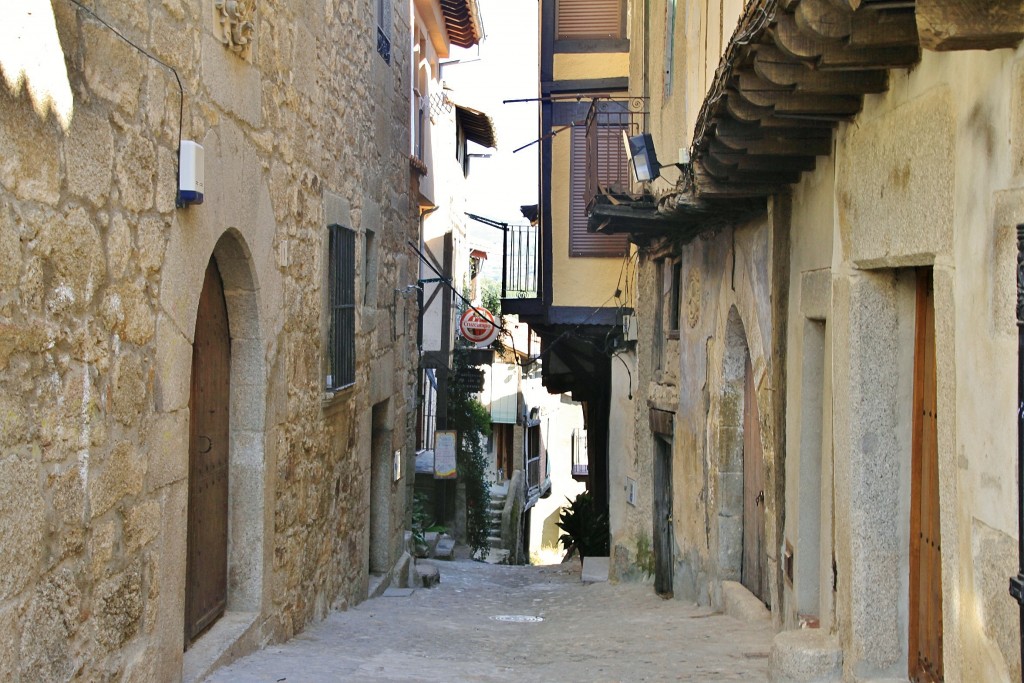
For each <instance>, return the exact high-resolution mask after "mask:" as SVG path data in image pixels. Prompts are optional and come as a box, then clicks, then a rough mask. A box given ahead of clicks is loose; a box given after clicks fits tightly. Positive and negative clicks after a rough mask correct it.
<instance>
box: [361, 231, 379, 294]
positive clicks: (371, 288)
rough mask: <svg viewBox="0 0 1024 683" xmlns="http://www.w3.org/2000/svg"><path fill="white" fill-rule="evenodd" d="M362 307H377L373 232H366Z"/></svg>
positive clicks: (375, 252)
mask: <svg viewBox="0 0 1024 683" xmlns="http://www.w3.org/2000/svg"><path fill="white" fill-rule="evenodd" d="M363 305H364V306H366V307H367V308H376V307H377V239H376V233H375V232H374V231H373V230H367V231H366V253H365V255H364V259H363Z"/></svg>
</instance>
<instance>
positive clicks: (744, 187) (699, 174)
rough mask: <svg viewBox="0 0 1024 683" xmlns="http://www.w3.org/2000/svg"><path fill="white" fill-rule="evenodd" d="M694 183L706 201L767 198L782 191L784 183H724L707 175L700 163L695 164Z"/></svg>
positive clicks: (699, 194) (700, 195) (698, 192)
mask: <svg viewBox="0 0 1024 683" xmlns="http://www.w3.org/2000/svg"><path fill="white" fill-rule="evenodd" d="M693 171H694V183H695V185H696V187H697V194H698V196H699V197H701V198H706V199H716V198H718V199H733V198H741V197H767V196H768V195H772V194H776V193H778V192H779V191H780V190H782V189H783V188H784V187H785V186H786V184H787V183H785V182H784V181H783V182H770V181H769V182H727V183H723V182H721V181H720V180H718V179H716V178H715V177H714V176H712V175H710V174H708V173H707V171H706V170H705V169H704V167H703V166H702V165H701V164H700V163H696V164H694V167H693Z"/></svg>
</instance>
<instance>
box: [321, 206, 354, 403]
mask: <svg viewBox="0 0 1024 683" xmlns="http://www.w3.org/2000/svg"><path fill="white" fill-rule="evenodd" d="M328 240H329V245H328V250H329V253H328V268H327V271H328V272H327V286H328V291H329V293H330V302H329V306H330V316H331V320H330V325H329V326H328V340H327V352H328V353H327V356H328V358H327V377H326V385H327V388H328V389H331V390H334V389H342V388H344V387H347V386H350V385H352V384H355V381H356V234H355V232H354V231H352V230H349V229H348V228H345V227H343V226H340V225H331V226H329V227H328Z"/></svg>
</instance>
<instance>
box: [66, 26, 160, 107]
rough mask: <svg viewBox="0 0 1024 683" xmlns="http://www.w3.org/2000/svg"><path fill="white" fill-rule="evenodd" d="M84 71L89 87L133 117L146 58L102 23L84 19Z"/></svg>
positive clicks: (137, 102) (82, 27) (139, 93)
mask: <svg viewBox="0 0 1024 683" xmlns="http://www.w3.org/2000/svg"><path fill="white" fill-rule="evenodd" d="M81 34H82V42H83V49H84V59H83V67H84V68H83V72H84V75H85V82H86V85H87V86H88V88H89V90H91V91H92V92H93V93H94V94H96V95H98V96H99V97H101V98H103V99H105V100H107V101H108V102H112V103H113V104H114V105H116V106H117V107H118V108H119V109H121V110H122V111H123V112H124V113H125V114H127V115H129V116H133V115H134V114H135V113H136V112H137V111H138V108H139V97H140V95H141V89H140V88H139V85H138V76H137V75H138V74H141V73H145V70H146V57H145V56H144V55H143V54H141V53H140V52H139V51H138V50H136V49H135V48H133V47H132V46H131V45H128V44H127V43H125V42H124V41H123V40H121V39H119V38H118V37H117V36H115V35H113V34H112V33H111V32H110V31H109V29H107V28H106V27H105V26H103V25H102V24H99V23H97V22H93V21H86V22H82V24H81Z"/></svg>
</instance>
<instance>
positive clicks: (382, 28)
mask: <svg viewBox="0 0 1024 683" xmlns="http://www.w3.org/2000/svg"><path fill="white" fill-rule="evenodd" d="M376 2H377V53H378V54H379V55H380V56H381V57H383V58H384V61H385V62H387V63H388V64H390V63H391V0H376Z"/></svg>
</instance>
